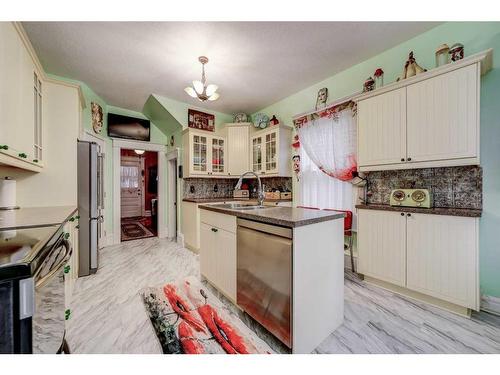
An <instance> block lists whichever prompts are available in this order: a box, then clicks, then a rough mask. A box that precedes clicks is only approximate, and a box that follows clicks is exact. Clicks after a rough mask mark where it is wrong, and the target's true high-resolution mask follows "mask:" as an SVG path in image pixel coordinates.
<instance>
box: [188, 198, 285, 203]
mask: <svg viewBox="0 0 500 375" xmlns="http://www.w3.org/2000/svg"><path fill="white" fill-rule="evenodd" d="M182 201H183V202H192V203H217V202H230V201H242V202H257V199H254V198H250V199H245V198H233V197H229V198H183V199H182ZM291 201H292V200H291V199H265V200H264V204H265V203H266V202H270V203H276V202H291Z"/></svg>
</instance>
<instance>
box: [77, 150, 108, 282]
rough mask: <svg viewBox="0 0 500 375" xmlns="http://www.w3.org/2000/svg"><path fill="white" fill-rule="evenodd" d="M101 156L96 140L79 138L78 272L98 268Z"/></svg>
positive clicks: (101, 207) (101, 199) (102, 205)
mask: <svg viewBox="0 0 500 375" xmlns="http://www.w3.org/2000/svg"><path fill="white" fill-rule="evenodd" d="M103 157H104V155H103V154H102V153H101V152H100V148H99V145H98V144H97V143H95V142H83V141H78V214H79V215H80V219H79V223H78V224H79V226H80V229H79V237H78V244H79V255H78V257H79V269H78V276H87V275H90V274H92V273H96V272H97V268H98V265H99V264H98V249H99V233H101V228H100V227H101V225H102V222H103V217H102V210H103V208H104V204H103V201H104V200H103V195H104V194H103V181H102V175H103V174H102V172H103Z"/></svg>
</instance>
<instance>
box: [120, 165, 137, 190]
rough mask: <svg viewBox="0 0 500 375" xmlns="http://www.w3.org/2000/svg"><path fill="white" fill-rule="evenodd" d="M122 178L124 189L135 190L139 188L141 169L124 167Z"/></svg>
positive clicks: (122, 168)
mask: <svg viewBox="0 0 500 375" xmlns="http://www.w3.org/2000/svg"><path fill="white" fill-rule="evenodd" d="M120 177H121V182H120V186H121V188H122V189H134V188H138V187H139V168H137V167H128V166H122V167H121V174H120Z"/></svg>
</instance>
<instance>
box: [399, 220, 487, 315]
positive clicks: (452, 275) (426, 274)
mask: <svg viewBox="0 0 500 375" xmlns="http://www.w3.org/2000/svg"><path fill="white" fill-rule="evenodd" d="M476 223H477V219H475V218H470V217H458V216H439V215H426V214H411V216H408V217H407V228H408V241H407V247H406V251H407V264H408V267H407V282H406V284H407V285H406V287H407V288H408V289H411V290H415V291H417V292H421V293H424V294H427V295H430V296H433V297H436V298H439V299H443V300H446V301H448V302H452V303H455V304H457V305H460V306H466V307H469V308H471V309H474V310H476V309H479V303H478V293H477V290H478V285H477V267H478V259H477V256H478V252H477V238H478V233H477V225H476Z"/></svg>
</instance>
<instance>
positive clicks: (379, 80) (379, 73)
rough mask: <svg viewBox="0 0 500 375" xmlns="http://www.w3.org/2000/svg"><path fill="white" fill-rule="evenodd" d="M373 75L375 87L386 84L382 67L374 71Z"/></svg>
mask: <svg viewBox="0 0 500 375" xmlns="http://www.w3.org/2000/svg"><path fill="white" fill-rule="evenodd" d="M373 76H374V77H375V88H376V89H379V88H381V87H382V86H384V71H383V70H382V68H378V69H377V70H375V73H373Z"/></svg>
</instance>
